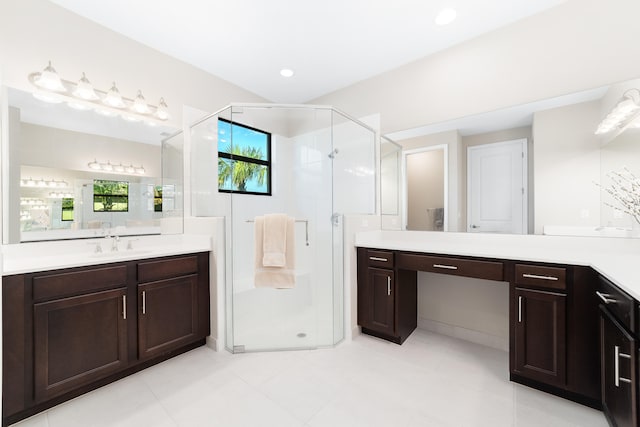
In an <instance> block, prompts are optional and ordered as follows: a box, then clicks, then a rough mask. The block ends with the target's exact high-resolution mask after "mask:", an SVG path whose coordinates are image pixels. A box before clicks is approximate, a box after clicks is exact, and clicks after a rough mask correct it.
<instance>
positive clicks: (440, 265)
mask: <svg viewBox="0 0 640 427" xmlns="http://www.w3.org/2000/svg"><path fill="white" fill-rule="evenodd" d="M433 268H444V269H445V270H457V269H458V267H456V266H455V265H445V264H433Z"/></svg>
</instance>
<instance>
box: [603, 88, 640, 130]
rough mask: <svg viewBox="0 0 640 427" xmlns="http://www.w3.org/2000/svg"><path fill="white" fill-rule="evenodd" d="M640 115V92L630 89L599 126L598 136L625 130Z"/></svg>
mask: <svg viewBox="0 0 640 427" xmlns="http://www.w3.org/2000/svg"><path fill="white" fill-rule="evenodd" d="M639 113H640V90H638V89H635V88H634V89H629V90H627V91H626V92H625V93H624V94H623V95H622V98H621V99H620V101H618V103H617V104H616V105H615V106H614V107H613V108H612V109H611V111H610V112H609V114H607V115H606V116H605V118H604V119H602V121H601V122H600V124H599V125H598V128H597V129H596V132H595V133H596V135H604V134H607V133H609V132H612V131H614V130H619V131H621V130H624V128H626V127H627V126H629V125H630V124H631V123H632V122H633V121H634V120H635V119H636V118H637V116H638V114H639Z"/></svg>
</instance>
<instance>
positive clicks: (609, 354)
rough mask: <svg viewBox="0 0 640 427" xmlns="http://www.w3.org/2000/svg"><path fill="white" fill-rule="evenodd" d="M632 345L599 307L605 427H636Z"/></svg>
mask: <svg viewBox="0 0 640 427" xmlns="http://www.w3.org/2000/svg"><path fill="white" fill-rule="evenodd" d="M636 352H637V348H636V342H635V340H634V338H633V337H632V336H631V335H629V333H627V331H626V330H625V329H624V328H623V327H622V325H620V323H619V322H618V321H617V320H616V319H615V318H614V317H613V316H612V315H611V314H610V313H609V312H608V310H606V309H604V307H601V309H600V360H601V370H602V409H603V411H604V413H605V415H606V417H607V419H608V420H609V424H611V425H614V426H617V427H627V426H629V427H631V426H633V427H636V426H637V425H638V424H637V406H636V405H637V401H636Z"/></svg>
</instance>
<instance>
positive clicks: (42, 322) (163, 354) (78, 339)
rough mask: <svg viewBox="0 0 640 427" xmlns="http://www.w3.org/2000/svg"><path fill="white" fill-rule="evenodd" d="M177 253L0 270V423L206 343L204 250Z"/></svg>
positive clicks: (122, 254)
mask: <svg viewBox="0 0 640 427" xmlns="http://www.w3.org/2000/svg"><path fill="white" fill-rule="evenodd" d="M202 248H204V246H202V247H201V248H199V249H202ZM180 249H182V250H183V251H184V250H186V249H185V248H178V249H177V250H176V249H174V252H177V254H172V255H158V253H162V251H158V250H155V251H154V250H151V249H149V250H137V251H136V250H132V251H129V252H127V251H121V252H120V253H115V254H111V253H106V254H93V255H87V256H85V257H84V259H85V261H84V263H85V264H86V263H90V264H89V265H82V266H77V267H70V268H46V267H44V266H45V265H46V261H45V262H42V263H41V265H40V266H39V267H40V268H37V261H35V262H34V263H33V264H34V266H36V267H35V268H33V270H35V271H24V272H23V271H20V267H18V266H19V265H20V263H19V262H16V263H14V264H13V265H11V263H5V275H4V276H3V280H2V282H3V283H2V298H3V300H2V301H3V307H2V309H3V375H4V378H3V381H4V382H3V393H2V394H3V425H6V424H7V423H12V422H15V421H17V420H20V419H22V418H25V417H27V416H29V415H32V414H34V413H37V412H40V411H42V410H44V409H47V408H49V407H51V406H54V405H56V404H59V403H61V402H63V401H66V400H69V399H71V398H73V397H76V396H78V395H80V394H83V393H86V392H87V391H90V390H93V389H95V388H97V387H100V386H102V385H105V384H107V383H110V382H112V381H115V380H117V379H119V378H122V377H124V376H127V375H130V374H132V373H134V372H136V371H139V370H141V369H144V368H146V367H148V366H151V365H153V364H156V363H158V362H161V361H163V360H166V359H168V358H170V357H173V356H175V355H177V354H180V353H182V352H185V351H188V350H190V349H192V348H195V347H197V346H200V345H203V344H204V343H205V338H206V336H207V335H209V324H210V321H209V319H210V316H209V309H210V308H209V257H210V252H209V251H208V250H204V251H203V250H194V252H187V253H181V251H180ZM196 249H198V248H197V247H196ZM167 250H168V251H169V252H171V250H170V249H167ZM51 258H52V259H53V258H55V257H51ZM7 264H8V268H9V271H11V268H13V269H14V270H15V271H16V272H15V274H7V272H6V268H7ZM43 268H45V269H43Z"/></svg>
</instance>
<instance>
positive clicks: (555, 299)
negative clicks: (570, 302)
mask: <svg viewBox="0 0 640 427" xmlns="http://www.w3.org/2000/svg"><path fill="white" fill-rule="evenodd" d="M514 296H515V300H514V303H515V310H514V313H515V319H514V322H515V328H514V329H515V334H514V338H515V340H516V345H515V351H516V355H515V370H516V372H517V373H518V374H520V375H522V376H525V377H528V378H531V379H533V380H536V381H540V382H543V383H546V384H550V385H554V386H559V387H563V386H564V385H565V384H566V295H565V294H560V293H555V292H545V291H536V290H530V289H523V288H515V293H514Z"/></svg>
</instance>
